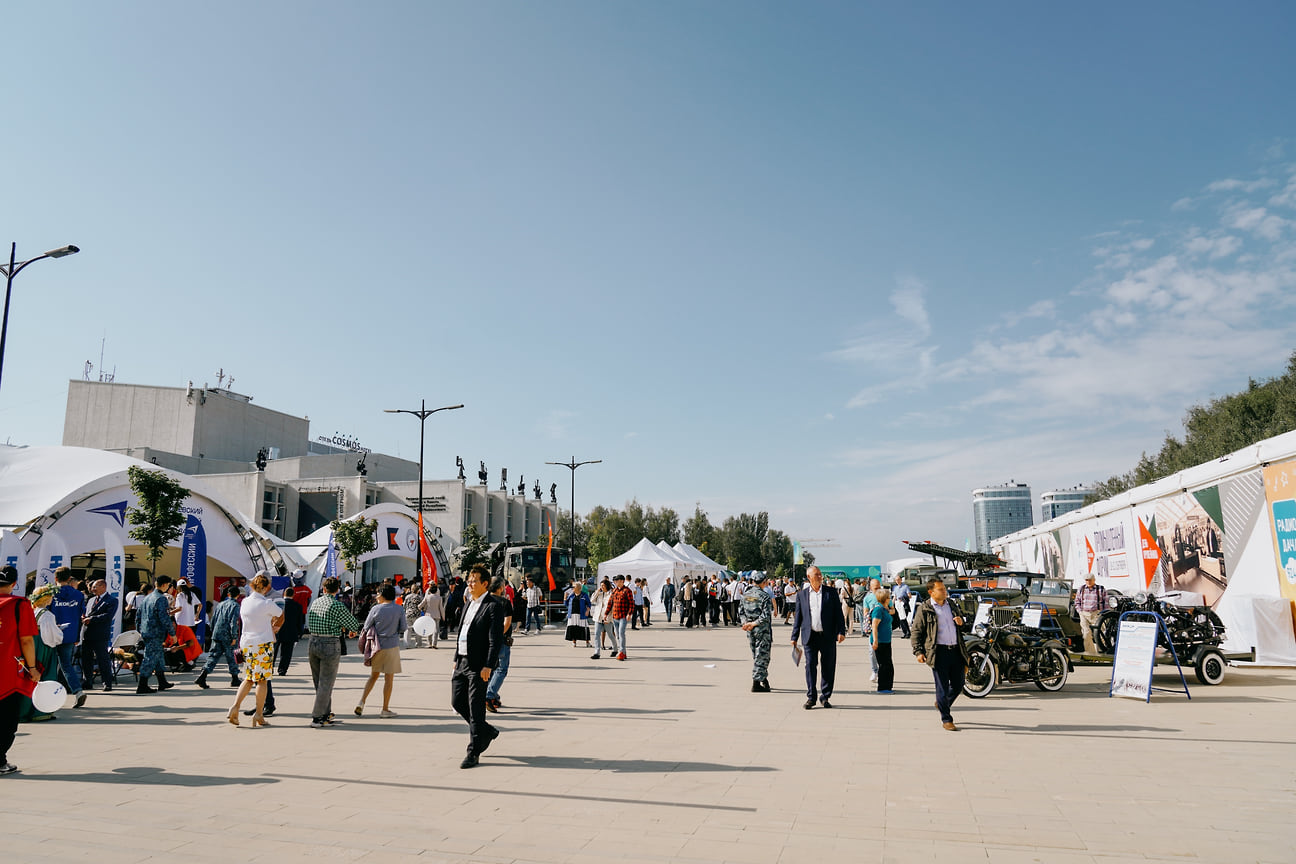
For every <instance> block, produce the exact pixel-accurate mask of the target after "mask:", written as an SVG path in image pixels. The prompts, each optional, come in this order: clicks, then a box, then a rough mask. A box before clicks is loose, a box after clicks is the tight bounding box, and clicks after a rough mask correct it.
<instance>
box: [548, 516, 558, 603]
mask: <svg viewBox="0 0 1296 864" xmlns="http://www.w3.org/2000/svg"><path fill="white" fill-rule="evenodd" d="M552 561H553V517H550V519H549V548H547V549H545V572H546V573H548V574H549V590H550V591H557V590H558V585H557V584H556V583H555V582H554V578H553V565H552V563H551V562H552Z"/></svg>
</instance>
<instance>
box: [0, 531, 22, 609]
mask: <svg viewBox="0 0 1296 864" xmlns="http://www.w3.org/2000/svg"><path fill="white" fill-rule="evenodd" d="M0 567H12V568H14V569H15V570H17V571H18V582H17V583H16V584H15V585H14V589H13V593H15V594H17V595H18V596H19V597H22V596H23V595H24V594H26V593H27V553H26V551H24V550H23V545H22V540H21V539H20V538H19V537H18V535H17V534H15V533H13V532H12V531H6V530H4V529H3V528H0Z"/></svg>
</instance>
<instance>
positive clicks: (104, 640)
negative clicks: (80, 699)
mask: <svg viewBox="0 0 1296 864" xmlns="http://www.w3.org/2000/svg"><path fill="white" fill-rule="evenodd" d="M90 596H91V597H92V598H93V599H92V600H91V601H90V604H89V606H88V607H87V608H86V614H85V616H84V617H82V618H81V624H82V630H81V671H82V672H83V673H85V682H84V686H85V689H87V690H89V689H90V688H91V687H93V686H94V670H95V667H96V666H98V667H99V677H101V678H103V683H104V688H103V689H104V692H109V691H111V690H112V684H113V682H112V663H111V660H112V657H111V655H110V654H109V653H108V643H109V642H110V641H112V625H113V618H114V617H115V615H116V613H117V598H116V597H114V596H113V595H111V594H109V593H108V583H107V582H105V581H104V580H102V579H96V580H95V581H94V583H93V584H91V586H90Z"/></svg>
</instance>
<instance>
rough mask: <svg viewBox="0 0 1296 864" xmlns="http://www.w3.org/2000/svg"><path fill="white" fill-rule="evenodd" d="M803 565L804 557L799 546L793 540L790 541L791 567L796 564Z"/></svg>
mask: <svg viewBox="0 0 1296 864" xmlns="http://www.w3.org/2000/svg"><path fill="white" fill-rule="evenodd" d="M804 563H805V556H804V555H802V554H801V544H800V543H798V542H797V541H795V540H793V541H792V564H793V566H795V565H797V564H804Z"/></svg>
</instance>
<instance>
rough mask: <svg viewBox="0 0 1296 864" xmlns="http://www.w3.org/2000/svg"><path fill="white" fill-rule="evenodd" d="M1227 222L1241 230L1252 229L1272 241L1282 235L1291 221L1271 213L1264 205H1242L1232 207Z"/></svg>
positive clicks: (1231, 226) (1251, 230)
mask: <svg viewBox="0 0 1296 864" xmlns="http://www.w3.org/2000/svg"><path fill="white" fill-rule="evenodd" d="M1227 224H1228V226H1229V227H1230V228H1236V229H1238V230H1239V231H1250V232H1252V233H1254V234H1258V235H1260V236H1261V237H1263V238H1264V239H1266V240H1269V241H1271V242H1272V241H1276V240H1278V239H1280V238H1281V237H1282V234H1283V231H1284V230H1285V229H1286V228H1287V226H1288V225H1290V224H1291V222H1289V221H1288V220H1286V219H1284V218H1282V217H1281V216H1278V215H1276V214H1274V213H1270V212H1269V211H1268V210H1266V209H1265V208H1264V207H1247V206H1245V205H1240V206H1237V207H1234V208H1231V210H1230V211H1229V214H1228V217H1227Z"/></svg>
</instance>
